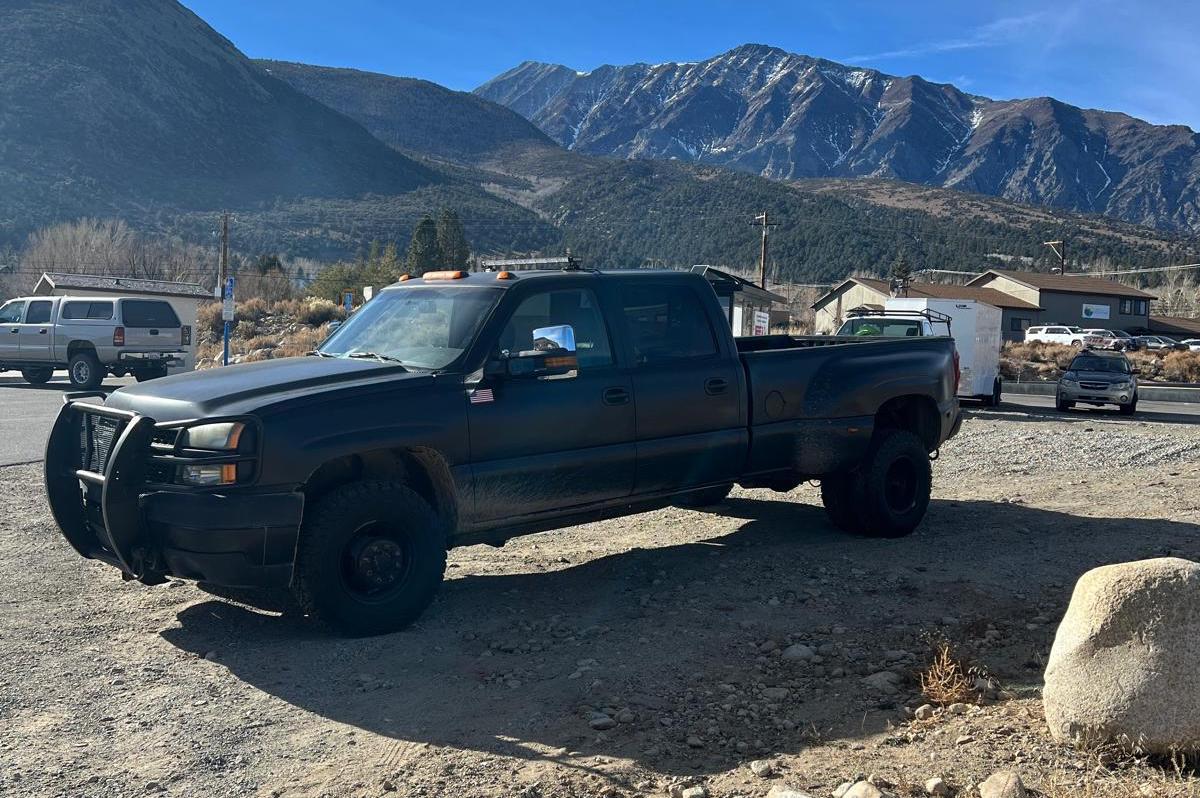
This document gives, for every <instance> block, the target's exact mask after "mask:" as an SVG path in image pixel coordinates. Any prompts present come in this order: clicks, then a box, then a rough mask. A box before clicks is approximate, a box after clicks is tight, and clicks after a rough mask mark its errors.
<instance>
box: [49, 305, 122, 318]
mask: <svg viewBox="0 0 1200 798" xmlns="http://www.w3.org/2000/svg"><path fill="white" fill-rule="evenodd" d="M112 315H113V305H112V302H67V303H66V304H64V305H63V306H62V310H61V311H60V312H59V317H60V318H63V319H75V320H78V319H111V318H112Z"/></svg>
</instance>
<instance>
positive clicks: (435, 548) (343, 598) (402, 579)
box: [293, 482, 446, 637]
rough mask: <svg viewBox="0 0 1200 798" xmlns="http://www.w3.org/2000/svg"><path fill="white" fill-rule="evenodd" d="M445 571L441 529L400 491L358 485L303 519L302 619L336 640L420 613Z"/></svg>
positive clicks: (296, 588) (298, 575)
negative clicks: (322, 627)
mask: <svg viewBox="0 0 1200 798" xmlns="http://www.w3.org/2000/svg"><path fill="white" fill-rule="evenodd" d="M445 569H446V541H445V534H444V530H443V529H442V525H441V523H440V522H439V520H438V517H437V514H436V513H434V511H433V509H432V508H431V507H430V506H429V504H428V503H427V502H426V501H425V500H424V499H422V498H421V497H420V496H418V495H417V494H416V493H415V492H414V491H412V490H411V489H409V488H407V487H405V486H403V485H398V484H395V483H391V482H356V483H352V484H349V485H344V486H342V487H340V488H336V489H335V490H333V491H332V492H331V493H329V494H328V495H326V496H325V497H324V498H322V499H321V500H320V501H319V502H317V505H316V507H315V508H314V509H313V511H312V513H311V514H309V515H308V517H307V518H306V519H305V522H304V526H303V528H302V529H301V530H300V542H299V545H298V546H297V549H296V570H295V579H294V580H293V592H294V593H295V596H296V600H297V601H298V602H299V604H300V606H301V607H302V608H303V610H304V612H305V613H306V614H308V615H309V616H311V617H313V618H314V619H316V620H317V621H319V622H320V623H322V624H324V625H325V626H328V627H329V628H330V629H332V630H334V631H335V632H338V633H339V634H344V635H347V636H352V637H359V636H364V635H377V634H384V633H386V632H396V631H399V630H400V629H403V628H404V627H406V626H408V625H409V624H411V623H412V622H413V621H415V620H416V619H417V618H418V617H419V616H420V615H421V613H422V612H423V611H424V610H425V608H426V607H428V606H429V603H430V602H431V601H433V597H434V595H435V594H436V593H437V590H438V587H439V586H440V585H441V583H442V576H443V574H444V572H445Z"/></svg>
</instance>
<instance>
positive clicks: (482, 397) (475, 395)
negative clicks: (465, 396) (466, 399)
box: [471, 388, 496, 405]
mask: <svg viewBox="0 0 1200 798" xmlns="http://www.w3.org/2000/svg"><path fill="white" fill-rule="evenodd" d="M494 401H496V397H494V396H492V389H491V388H476V389H475V390H473V391H471V404H473V405H485V404H487V403H488V402H494Z"/></svg>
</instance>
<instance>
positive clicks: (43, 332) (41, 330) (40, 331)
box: [38, 327, 46, 335]
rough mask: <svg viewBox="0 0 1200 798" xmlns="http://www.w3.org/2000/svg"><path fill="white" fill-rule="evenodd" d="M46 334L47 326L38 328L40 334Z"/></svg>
mask: <svg viewBox="0 0 1200 798" xmlns="http://www.w3.org/2000/svg"><path fill="white" fill-rule="evenodd" d="M45 334H46V328H45V327H43V328H42V329H40V330H38V335H45Z"/></svg>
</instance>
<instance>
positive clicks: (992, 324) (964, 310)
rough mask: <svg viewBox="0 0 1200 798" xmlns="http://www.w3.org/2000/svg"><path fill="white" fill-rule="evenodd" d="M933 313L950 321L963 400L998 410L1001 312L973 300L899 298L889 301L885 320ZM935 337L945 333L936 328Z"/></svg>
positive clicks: (885, 308) (884, 312) (884, 310)
mask: <svg viewBox="0 0 1200 798" xmlns="http://www.w3.org/2000/svg"><path fill="white" fill-rule="evenodd" d="M897 310H899V311H907V312H912V311H918V312H921V311H932V312H933V313H940V314H945V315H946V316H949V317H950V335H951V336H952V337H953V338H954V345H955V348H956V349H957V350H958V366H959V370H960V371H961V373H962V377H961V379H960V380H959V383H958V396H959V398H961V399H979V400H982V401H983V402H984V403H985V404H987V405H991V406H995V405H997V404H999V403H1000V391H1001V382H1000V343H1001V332H1000V327H1001V321H1000V318H1001V315H1002V314H1001V312H1000V308H998V307H995V306H993V305H989V304H987V303H986V302H979V301H977V300H974V299H934V298H931V297H896V298H893V299H888V300H887V301H886V302H885V303H884V306H883V313H882V314H880V315H882V316H887V314H888V311H897ZM934 333H935V334H936V335H945V330H938V329H937V325H935V327H934Z"/></svg>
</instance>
